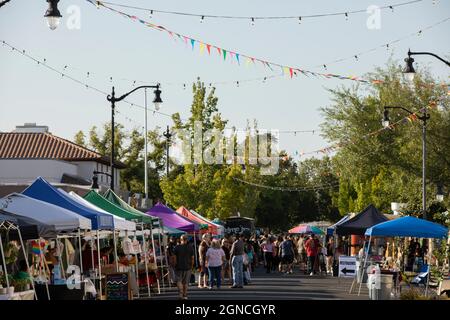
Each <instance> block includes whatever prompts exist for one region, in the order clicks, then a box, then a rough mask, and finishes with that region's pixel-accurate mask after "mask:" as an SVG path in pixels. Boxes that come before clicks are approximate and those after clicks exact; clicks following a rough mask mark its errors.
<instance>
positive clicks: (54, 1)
mask: <svg viewBox="0 0 450 320" xmlns="http://www.w3.org/2000/svg"><path fill="white" fill-rule="evenodd" d="M47 2H48V9H47V11H46V12H45V15H44V17H45V18H47V24H48V27H49V28H50V29H51V30H55V29H56V28H57V27H58V26H59V21H60V19H61V17H62V15H61V12H59V10H58V2H59V0H47Z"/></svg>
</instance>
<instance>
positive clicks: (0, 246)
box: [0, 234, 9, 289]
mask: <svg viewBox="0 0 450 320" xmlns="http://www.w3.org/2000/svg"><path fill="white" fill-rule="evenodd" d="M0 250H1V253H2V262H3V267H4V268H5V277H6V287H7V288H8V289H9V279H8V270H7V269H6V260H5V252H4V251H3V241H2V236H1V234H0Z"/></svg>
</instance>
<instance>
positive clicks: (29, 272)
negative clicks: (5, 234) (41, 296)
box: [0, 228, 38, 300]
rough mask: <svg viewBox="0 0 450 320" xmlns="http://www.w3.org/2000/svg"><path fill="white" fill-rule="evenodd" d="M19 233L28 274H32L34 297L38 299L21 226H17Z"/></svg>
mask: <svg viewBox="0 0 450 320" xmlns="http://www.w3.org/2000/svg"><path fill="white" fill-rule="evenodd" d="M17 233H18V234H19V239H20V245H21V246H22V249H23V254H24V257H25V263H26V265H27V270H28V275H29V276H30V280H31V287H32V288H33V291H34V298H35V299H36V300H38V297H37V294H36V289H35V288H34V279H33V275H32V274H31V271H30V264H29V263H28V254H27V253H26V251H25V246H24V244H23V239H22V233H21V232H20V228H17ZM0 242H1V240H0Z"/></svg>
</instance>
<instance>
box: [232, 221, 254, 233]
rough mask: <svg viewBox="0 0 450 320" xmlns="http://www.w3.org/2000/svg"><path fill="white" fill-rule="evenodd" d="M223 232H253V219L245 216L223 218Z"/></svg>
mask: <svg viewBox="0 0 450 320" xmlns="http://www.w3.org/2000/svg"><path fill="white" fill-rule="evenodd" d="M224 227H225V233H227V234H241V233H248V234H250V233H253V232H254V231H255V223H254V220H253V219H250V218H246V217H232V218H228V219H226V220H225V225H224Z"/></svg>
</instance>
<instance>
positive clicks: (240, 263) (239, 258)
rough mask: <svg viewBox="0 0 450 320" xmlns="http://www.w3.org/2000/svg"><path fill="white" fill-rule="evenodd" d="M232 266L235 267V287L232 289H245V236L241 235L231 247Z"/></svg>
mask: <svg viewBox="0 0 450 320" xmlns="http://www.w3.org/2000/svg"><path fill="white" fill-rule="evenodd" d="M230 255H231V265H232V267H233V285H232V286H231V288H233V289H234V288H243V285H244V235H243V234H240V235H239V237H238V238H237V240H236V241H235V242H234V243H233V245H232V247H231V252H230Z"/></svg>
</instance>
